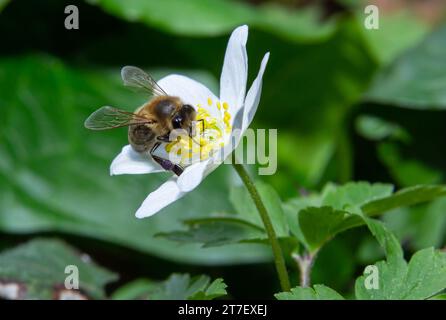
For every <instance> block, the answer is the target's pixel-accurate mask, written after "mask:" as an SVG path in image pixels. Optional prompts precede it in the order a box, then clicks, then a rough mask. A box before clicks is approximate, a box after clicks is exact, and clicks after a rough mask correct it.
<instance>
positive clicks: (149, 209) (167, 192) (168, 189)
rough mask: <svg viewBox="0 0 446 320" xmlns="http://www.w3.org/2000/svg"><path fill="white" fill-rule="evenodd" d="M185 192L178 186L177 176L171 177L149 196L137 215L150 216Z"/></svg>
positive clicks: (139, 216) (140, 216)
mask: <svg viewBox="0 0 446 320" xmlns="http://www.w3.org/2000/svg"><path fill="white" fill-rule="evenodd" d="M185 194H186V192H182V191H180V189H179V188H178V185H177V182H176V178H171V179H170V180H167V181H166V182H164V183H163V184H162V185H161V186H160V187H159V188H158V189H156V190H155V191H153V192H151V193H150V194H149V195H148V196H147V198H146V199H145V200H144V202H143V203H142V204H141V207H139V209H138V210H137V211H136V214H135V216H136V217H137V218H140V219H141V218H146V217H150V216H152V215H154V214H155V213H157V212H158V211H160V210H161V209H163V208H164V207H167V206H168V205H169V204H171V203H172V202H175V201H176V200H178V199H180V198H181V197H183V196H184V195H185Z"/></svg>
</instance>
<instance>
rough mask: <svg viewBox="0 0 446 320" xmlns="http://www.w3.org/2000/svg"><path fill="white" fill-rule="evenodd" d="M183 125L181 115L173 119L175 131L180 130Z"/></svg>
mask: <svg viewBox="0 0 446 320" xmlns="http://www.w3.org/2000/svg"><path fill="white" fill-rule="evenodd" d="M182 124H183V117H181V116H180V115H176V116H175V117H173V119H172V126H173V128H174V129H180V128H181V125H182Z"/></svg>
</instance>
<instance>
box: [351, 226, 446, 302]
mask: <svg viewBox="0 0 446 320" xmlns="http://www.w3.org/2000/svg"><path fill="white" fill-rule="evenodd" d="M365 222H366V223H367V225H368V227H369V229H370V231H371V232H372V234H373V235H374V236H375V237H376V239H377V240H378V242H379V243H380V245H381V247H383V248H384V250H385V251H386V257H387V259H386V261H380V262H378V263H376V264H375V265H374V266H375V267H376V268H377V270H376V271H373V272H376V275H377V278H375V280H378V284H379V285H378V288H373V287H372V288H367V287H366V281H367V280H366V278H367V277H370V276H372V275H363V276H361V277H359V278H358V279H357V280H356V283H355V294H356V298H357V299H373V300H376V299H378V300H384V299H391V300H397V299H407V300H414V299H427V298H430V297H432V296H434V295H435V294H437V293H439V292H441V291H442V290H444V289H445V288H446V253H444V252H441V251H436V250H434V249H433V248H427V249H423V250H420V251H418V252H416V253H415V254H414V255H413V256H412V258H411V260H410V261H409V263H407V262H406V261H405V260H404V257H403V250H402V248H401V246H400V244H399V242H398V240H397V239H396V237H395V236H394V235H393V234H392V233H391V232H390V231H389V230H388V229H387V228H386V227H385V226H384V224H383V223H382V222H379V221H377V220H373V219H370V218H365Z"/></svg>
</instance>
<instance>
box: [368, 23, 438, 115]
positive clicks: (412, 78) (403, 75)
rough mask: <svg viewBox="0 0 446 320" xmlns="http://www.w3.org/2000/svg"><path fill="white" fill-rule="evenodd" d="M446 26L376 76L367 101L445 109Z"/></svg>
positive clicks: (415, 107) (418, 107) (425, 108)
mask: <svg viewBox="0 0 446 320" xmlns="http://www.w3.org/2000/svg"><path fill="white" fill-rule="evenodd" d="M445 55H446V25H443V26H441V27H440V28H438V30H436V31H435V32H433V33H432V34H431V35H429V36H428V37H427V38H426V39H425V40H424V41H423V42H421V43H420V44H418V45H417V46H416V47H414V48H413V49H410V50H408V51H407V52H405V53H404V54H403V55H402V56H400V57H399V58H398V59H397V60H396V61H395V62H394V63H392V64H391V65H390V66H389V67H387V68H385V69H384V70H383V71H382V72H380V73H379V74H378V76H377V77H376V79H375V81H374V84H373V85H372V87H371V89H370V90H369V92H368V93H367V95H366V99H367V100H371V101H374V102H378V103H384V104H391V105H395V106H398V107H404V108H413V109H421V110H429V109H445V108H446V80H445V77H444V69H445V68H446V60H445V59H444V57H445Z"/></svg>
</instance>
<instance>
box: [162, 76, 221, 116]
mask: <svg viewBox="0 0 446 320" xmlns="http://www.w3.org/2000/svg"><path fill="white" fill-rule="evenodd" d="M158 85H159V86H160V87H161V88H162V89H163V90H164V91H166V93H167V94H169V95H171V96H176V97H179V98H180V99H181V100H182V101H183V102H184V103H187V104H190V105H191V106H193V107H194V108H197V105H201V106H202V107H203V108H206V109H207V110H209V112H210V114H211V116H213V117H217V119H220V118H221V114H220V112H219V111H218V109H217V106H216V104H217V101H218V98H217V97H216V96H215V95H214V94H213V93H212V92H211V91H210V90H209V89H208V88H207V87H206V86H204V85H203V84H201V83H199V82H197V81H195V80H193V79H191V78H188V77H186V76H182V75H178V74H171V75H168V76H166V77H164V78H162V79H161V80H160V81H158ZM209 99H210V100H209ZM208 101H212V105H211V106H208Z"/></svg>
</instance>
